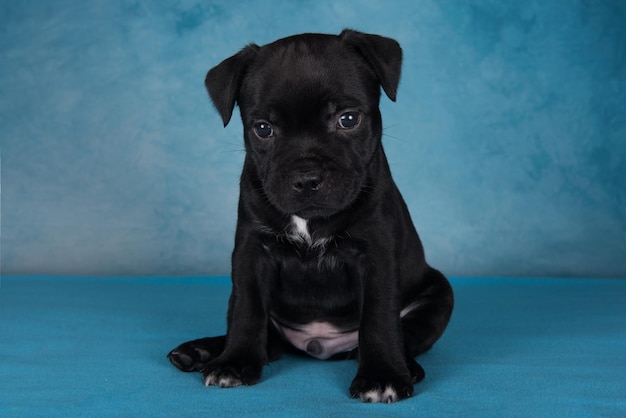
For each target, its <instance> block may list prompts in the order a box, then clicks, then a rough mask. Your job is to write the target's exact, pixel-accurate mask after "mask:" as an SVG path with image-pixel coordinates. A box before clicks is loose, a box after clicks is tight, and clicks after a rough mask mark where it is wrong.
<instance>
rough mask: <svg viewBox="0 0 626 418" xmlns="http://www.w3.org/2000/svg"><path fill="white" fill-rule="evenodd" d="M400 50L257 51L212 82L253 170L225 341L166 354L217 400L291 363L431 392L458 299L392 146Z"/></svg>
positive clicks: (324, 43) (244, 199) (214, 72)
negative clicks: (388, 123)
mask: <svg viewBox="0 0 626 418" xmlns="http://www.w3.org/2000/svg"><path fill="white" fill-rule="evenodd" d="M401 62H402V50H401V49H400V46H399V45H398V43H397V42H396V41H394V40H393V39H389V38H384V37H381V36H377V35H368V34H364V33H360V32H355V31H352V30H345V31H343V32H342V33H341V34H340V35H339V36H334V35H320V34H304V35H297V36H292V37H288V38H284V39H280V40H278V41H276V42H274V43H271V44H268V45H265V46H262V47H259V46H257V45H249V46H247V47H246V48H244V49H243V50H242V51H240V52H239V53H238V54H236V55H234V56H232V57H230V58H228V59H226V60H225V61H223V62H222V63H221V64H219V65H218V66H217V67H215V68H213V69H211V70H210V71H209V73H208V75H207V77H206V86H207V88H208V90H209V94H210V96H211V99H212V100H213V103H214V104H215V107H216V108H217V110H218V111H219V113H220V115H221V117H222V119H223V121H224V125H226V124H228V122H229V120H230V118H231V115H232V111H233V108H234V106H235V103H237V104H238V105H239V109H240V111H241V118H242V120H243V127H244V142H245V147H246V159H245V164H244V167H243V173H242V175H241V191H240V199H239V213H238V216H239V217H238V223H237V233H236V238H235V249H234V251H233V257H232V283H233V288H232V294H231V297H230V303H229V309H228V332H227V334H226V335H225V336H219V337H212V338H203V339H199V340H195V341H190V342H187V343H184V344H182V345H180V346H179V347H178V348H176V349H174V350H173V351H172V352H171V353H170V354H169V359H170V360H171V362H172V363H173V364H174V365H175V366H176V367H178V368H179V369H181V370H184V371H199V372H202V373H203V375H204V377H205V383H206V385H207V386H208V385H215V386H221V387H232V386H238V385H242V384H243V385H252V384H254V383H257V382H258V381H259V379H260V377H261V371H262V368H263V366H264V365H265V364H266V363H268V362H269V361H272V360H275V359H277V358H278V357H279V356H280V354H281V353H282V352H283V351H284V350H285V349H293V348H294V347H295V348H296V349H299V350H301V351H303V352H306V353H308V354H310V355H311V356H314V357H317V358H320V359H327V358H330V357H334V358H337V357H345V358H349V357H357V358H358V362H359V368H358V372H357V375H356V377H355V378H354V380H353V381H352V385H351V386H350V394H351V395H352V396H353V397H360V398H361V400H363V401H365V402H393V401H396V400H399V399H403V398H407V397H409V396H411V395H412V394H413V384H414V383H416V382H419V381H420V380H422V379H423V378H424V371H423V369H422V367H421V366H420V365H419V364H418V363H417V362H416V361H415V360H414V357H415V356H417V355H419V354H421V353H424V352H425V351H426V350H428V349H429V348H430V347H431V346H432V345H433V343H434V342H435V341H437V339H438V338H439V337H440V336H441V334H442V333H443V331H444V329H445V328H446V325H447V324H448V320H449V319H450V314H451V312H452V306H453V295H452V289H451V287H450V285H449V283H448V281H447V280H446V278H445V277H444V276H443V275H442V274H441V273H440V272H438V271H437V270H435V269H433V268H431V267H430V266H429V265H428V264H427V263H426V261H425V259H424V251H423V249H422V245H421V242H420V239H419V237H418V235H417V232H416V231H415V227H414V226H413V223H412V221H411V218H410V216H409V212H408V210H407V207H406V205H405V203H404V201H403V199H402V197H401V195H400V192H399V191H398V189H397V188H396V185H395V183H394V182H393V180H392V178H391V174H390V171H389V166H388V164H387V159H386V157H385V153H384V152H383V147H382V144H381V135H382V122H381V115H380V112H379V109H378V103H379V99H380V87H381V86H382V88H383V90H384V91H385V93H386V94H387V96H389V98H390V99H391V100H394V101H395V98H396V89H397V87H398V83H399V80H400V67H401Z"/></svg>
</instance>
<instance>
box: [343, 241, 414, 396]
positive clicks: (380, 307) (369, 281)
mask: <svg viewBox="0 0 626 418" xmlns="http://www.w3.org/2000/svg"><path fill="white" fill-rule="evenodd" d="M379 254H381V253H379ZM381 266H393V261H392V260H391V259H388V260H379V261H377V262H376V264H375V265H370V266H369V268H367V269H364V271H365V272H366V273H364V274H363V276H362V280H361V283H362V312H361V324H360V328H359V369H358V372H357V375H356V377H355V378H354V380H353V381H352V384H351V386H350V395H351V396H352V397H353V398H357V397H358V398H360V399H361V401H363V402H383V403H391V402H395V401H398V400H401V399H405V398H408V397H410V396H412V395H413V384H414V383H415V381H416V380H418V379H420V377H419V376H415V375H416V374H419V373H418V370H416V369H415V370H411V369H410V367H409V365H408V364H407V358H406V353H405V350H404V345H403V342H402V332H401V323H400V308H399V298H398V287H399V283H398V282H397V281H396V280H395V277H397V276H396V275H394V274H393V273H394V269H393V268H392V269H391V271H389V270H388V269H385V271H387V274H383V273H382V271H381ZM416 365H417V363H416ZM411 366H412V365H411ZM417 367H419V365H417ZM422 376H423V371H422Z"/></svg>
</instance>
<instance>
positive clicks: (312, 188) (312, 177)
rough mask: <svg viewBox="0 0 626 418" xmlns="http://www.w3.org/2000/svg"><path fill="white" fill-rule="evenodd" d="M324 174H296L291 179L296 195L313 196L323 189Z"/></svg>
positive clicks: (314, 172) (313, 172)
mask: <svg viewBox="0 0 626 418" xmlns="http://www.w3.org/2000/svg"><path fill="white" fill-rule="evenodd" d="M322 185H323V180H322V174H321V173H320V172H319V171H307V172H305V173H295V174H294V175H293V176H292V178H291V186H292V188H293V190H294V191H295V192H296V193H301V194H304V195H307V196H308V195H312V194H313V193H315V192H317V191H318V190H319V189H321V188H322Z"/></svg>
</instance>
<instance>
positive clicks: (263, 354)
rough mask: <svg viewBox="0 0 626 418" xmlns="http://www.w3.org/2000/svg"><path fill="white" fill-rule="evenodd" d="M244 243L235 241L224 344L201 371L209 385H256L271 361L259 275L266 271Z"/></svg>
mask: <svg viewBox="0 0 626 418" xmlns="http://www.w3.org/2000/svg"><path fill="white" fill-rule="evenodd" d="M245 247H246V245H245V243H244V244H241V245H236V246H235V251H234V252H233V270H232V280H233V289H232V293H231V296H230V301H229V307H228V330H227V333H226V342H225V347H224V351H223V352H222V353H221V355H220V356H218V357H217V358H216V359H214V360H212V361H211V362H209V363H208V364H207V365H206V367H205V368H204V370H203V371H202V373H203V375H204V382H205V385H206V386H219V387H234V386H240V385H253V384H255V383H257V382H258V381H259V380H260V378H261V373H262V370H263V366H264V365H265V364H267V363H268V353H267V351H268V332H267V331H268V316H267V312H266V308H265V304H266V301H265V292H264V291H263V287H262V285H261V283H260V279H259V277H263V272H261V271H257V269H258V268H259V266H258V262H257V261H256V260H258V259H257V257H255V256H254V249H253V250H251V251H250V250H246V249H245ZM250 247H253V246H250Z"/></svg>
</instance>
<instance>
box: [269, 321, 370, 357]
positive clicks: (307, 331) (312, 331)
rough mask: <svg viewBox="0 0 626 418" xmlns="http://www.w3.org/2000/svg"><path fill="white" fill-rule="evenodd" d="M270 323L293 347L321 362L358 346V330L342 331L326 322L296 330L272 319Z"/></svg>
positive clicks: (306, 325) (299, 327) (303, 326)
mask: <svg viewBox="0 0 626 418" xmlns="http://www.w3.org/2000/svg"><path fill="white" fill-rule="evenodd" d="M272 322H273V323H274V326H276V328H277V329H278V330H279V331H280V332H281V334H282V335H283V336H284V337H285V339H287V341H289V342H290V343H291V344H292V345H293V346H294V347H296V348H297V349H299V350H302V351H304V352H306V353H307V354H309V355H310V356H312V357H315V358H318V359H321V360H326V359H327V358H329V357H332V356H333V355H335V354H337V353H344V352H347V351H350V350H354V349H355V348H356V347H357V346H358V344H359V331H358V330H354V331H344V330H341V329H340V328H337V327H336V326H334V325H333V324H330V323H328V322H311V323H309V324H305V325H299V326H298V327H297V328H295V327H293V328H292V327H287V326H285V325H281V324H279V323H278V322H277V321H276V320H275V319H274V318H272Z"/></svg>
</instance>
